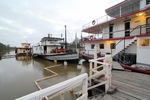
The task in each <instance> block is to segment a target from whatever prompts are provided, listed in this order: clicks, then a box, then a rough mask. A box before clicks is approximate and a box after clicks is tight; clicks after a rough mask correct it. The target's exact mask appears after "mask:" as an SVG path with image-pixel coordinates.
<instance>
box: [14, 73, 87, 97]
mask: <svg viewBox="0 0 150 100" xmlns="http://www.w3.org/2000/svg"><path fill="white" fill-rule="evenodd" d="M87 78H88V75H87V73H84V74H82V75H79V76H77V77H74V78H72V79H69V80H66V81H64V82H61V83H58V84H56V85H53V86H51V87H48V88H45V89H42V90H39V91H36V92H34V93H31V94H29V95H26V96H23V97H21V98H18V99H16V100H43V98H45V97H48V99H52V98H54V97H57V96H60V99H61V100H64V93H65V92H67V91H69V90H72V89H73V88H75V87H77V86H79V85H82V96H80V97H79V98H77V99H76V100H87V97H88V94H87V86H88V83H87V82H88V81H87Z"/></svg>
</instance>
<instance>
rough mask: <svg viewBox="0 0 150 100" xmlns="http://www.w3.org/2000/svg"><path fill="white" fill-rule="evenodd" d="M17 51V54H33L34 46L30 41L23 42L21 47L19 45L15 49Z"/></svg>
mask: <svg viewBox="0 0 150 100" xmlns="http://www.w3.org/2000/svg"><path fill="white" fill-rule="evenodd" d="M15 53H16V55H17V56H28V55H32V48H31V46H30V43H21V47H17V48H16V49H15Z"/></svg>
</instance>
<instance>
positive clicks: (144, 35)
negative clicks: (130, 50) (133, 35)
mask: <svg viewBox="0 0 150 100" xmlns="http://www.w3.org/2000/svg"><path fill="white" fill-rule="evenodd" d="M146 36H150V33H147V34H141V35H137V37H146Z"/></svg>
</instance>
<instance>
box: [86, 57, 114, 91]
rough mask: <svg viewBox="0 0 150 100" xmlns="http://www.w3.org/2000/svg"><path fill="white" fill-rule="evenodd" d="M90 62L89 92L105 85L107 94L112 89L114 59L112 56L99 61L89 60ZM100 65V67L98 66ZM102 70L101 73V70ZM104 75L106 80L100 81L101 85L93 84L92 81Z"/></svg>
mask: <svg viewBox="0 0 150 100" xmlns="http://www.w3.org/2000/svg"><path fill="white" fill-rule="evenodd" d="M89 62H90V76H89V78H88V80H89V82H90V87H89V88H88V90H90V89H93V88H95V87H98V86H101V85H104V84H105V92H107V91H108V89H109V88H110V87H111V69H112V57H111V55H106V56H105V57H101V58H98V59H92V60H89ZM98 64H99V66H98ZM100 68H101V69H102V70H100V71H99V69H100ZM102 75H104V79H103V80H100V79H98V81H99V83H98V84H96V85H93V86H92V84H91V80H92V79H93V80H96V79H97V78H98V77H100V76H102Z"/></svg>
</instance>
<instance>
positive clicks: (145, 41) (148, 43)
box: [140, 38, 150, 46]
mask: <svg viewBox="0 0 150 100" xmlns="http://www.w3.org/2000/svg"><path fill="white" fill-rule="evenodd" d="M140 46H150V38H144V39H141V40H140Z"/></svg>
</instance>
